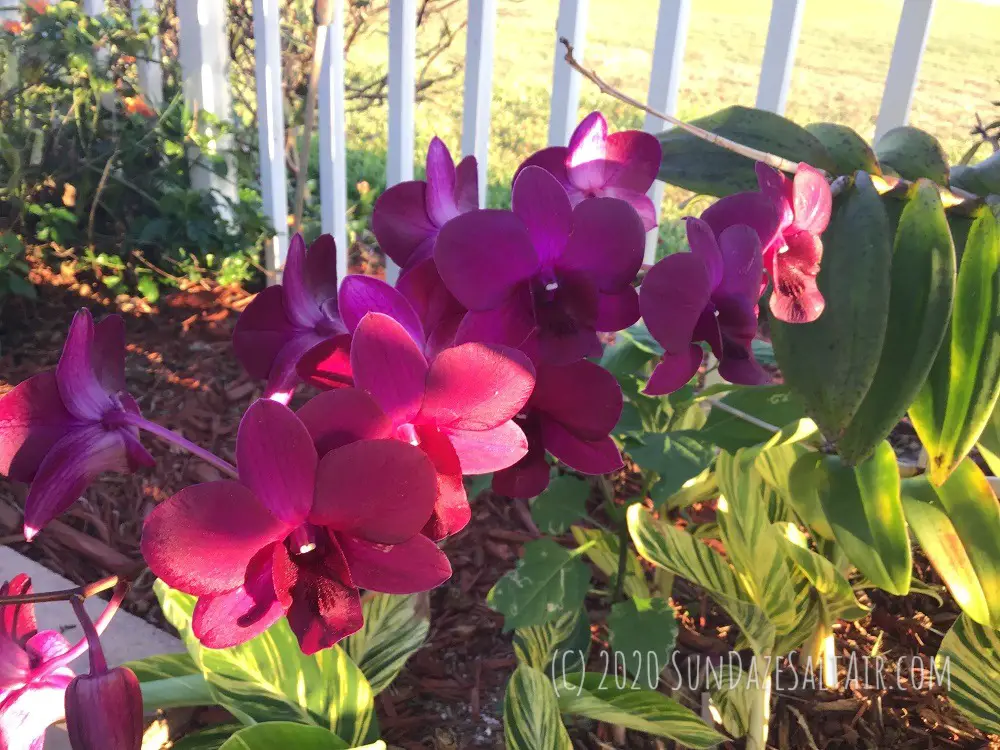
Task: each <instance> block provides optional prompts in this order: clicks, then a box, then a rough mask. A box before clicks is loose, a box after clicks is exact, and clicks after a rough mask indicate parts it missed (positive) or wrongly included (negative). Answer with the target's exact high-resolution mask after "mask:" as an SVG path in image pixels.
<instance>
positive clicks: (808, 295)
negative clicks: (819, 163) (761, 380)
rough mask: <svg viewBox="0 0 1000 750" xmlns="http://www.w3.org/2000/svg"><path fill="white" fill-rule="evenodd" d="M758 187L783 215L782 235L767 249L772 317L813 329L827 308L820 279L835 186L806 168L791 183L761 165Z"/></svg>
mask: <svg viewBox="0 0 1000 750" xmlns="http://www.w3.org/2000/svg"><path fill="white" fill-rule="evenodd" d="M757 182H758V183H759V185H760V190H761V192H762V193H763V194H764V195H765V196H767V197H768V199H770V201H771V203H772V205H773V206H774V208H775V210H776V211H777V214H778V231H777V232H776V233H775V234H774V237H773V239H772V240H771V241H770V242H768V243H766V244H765V245H764V270H765V271H767V274H768V275H769V276H770V277H771V283H772V284H774V291H773V292H772V293H771V302H770V308H771V312H772V313H773V314H774V317H776V318H777V319H778V320H783V321H785V322H786V323H811V322H812V321H814V320H816V319H817V318H818V317H819V316H820V315H821V314H822V312H823V308H824V306H825V304H826V302H825V301H824V299H823V295H822V294H821V293H820V291H819V288H817V286H816V275H817V274H818V273H819V268H820V261H821V260H822V258H823V241H822V240H821V239H820V235H821V234H822V233H823V232H824V231H825V230H826V228H827V225H829V223H830V213H831V211H832V209H833V194H832V193H831V192H830V185H829V184H828V183H827V181H826V178H825V177H824V176H823V173H822V172H820V171H819V170H817V169H814V168H813V167H810V166H809V165H808V164H805V163H803V164H799V167H798V169H797V170H796V171H795V177H794V178H793V179H789V178H788V177H786V176H785V175H784V174H782V173H781V172H779V171H778V170H776V169H773V168H772V167H769V166H767V165H766V164H763V163H761V162H758V163H757Z"/></svg>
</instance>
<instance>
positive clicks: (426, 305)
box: [396, 258, 466, 357]
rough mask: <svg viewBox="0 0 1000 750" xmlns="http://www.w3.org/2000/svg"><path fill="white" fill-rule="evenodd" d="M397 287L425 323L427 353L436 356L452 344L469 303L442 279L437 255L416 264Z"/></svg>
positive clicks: (400, 279) (425, 347) (425, 350)
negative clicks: (459, 299)
mask: <svg viewBox="0 0 1000 750" xmlns="http://www.w3.org/2000/svg"><path fill="white" fill-rule="evenodd" d="M396 289H398V290H399V291H400V293H401V294H402V295H403V296H404V297H406V299H407V301H408V302H409V303H410V305H412V307H413V309H414V311H416V313H417V317H418V318H419V319H420V322H421V323H422V327H423V330H424V335H425V337H426V343H425V344H424V354H426V355H427V356H428V357H432V356H434V355H435V354H437V353H438V352H440V351H441V350H442V349H445V348H447V347H449V346H451V345H452V343H453V342H454V341H455V333H456V332H457V331H458V327H459V325H461V323H462V318H463V317H464V316H465V312H466V310H465V307H464V306H463V305H462V303H461V302H459V301H458V300H457V299H455V295H453V294H452V293H451V292H449V291H448V288H447V287H446V286H445V285H444V282H443V281H441V276H440V275H439V274H438V272H437V266H436V265H435V264H434V259H433V258H427V259H425V260H423V261H421V262H419V263H417V264H416V265H414V266H411V267H410V269H409V270H408V271H407V272H406V273H405V274H404V275H403V276H400V278H399V281H397V282H396Z"/></svg>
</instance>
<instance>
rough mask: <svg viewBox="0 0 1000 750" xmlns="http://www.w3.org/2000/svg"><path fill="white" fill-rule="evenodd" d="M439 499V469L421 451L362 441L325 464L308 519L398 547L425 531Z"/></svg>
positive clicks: (397, 444) (321, 464) (329, 455)
mask: <svg viewBox="0 0 1000 750" xmlns="http://www.w3.org/2000/svg"><path fill="white" fill-rule="evenodd" d="M436 496H437V477H436V474H435V472H434V466H433V465H432V464H431V462H430V459H428V458H427V456H425V455H424V452H423V451H421V450H420V449H419V448H416V447H414V446H412V445H409V444H408V443H403V442H400V441H399V440H361V441H358V442H356V443H350V444H348V445H344V446H341V447H340V448H337V449H336V450H333V451H330V452H329V453H327V454H326V455H325V456H323V458H322V459H321V460H320V462H319V469H318V471H317V472H316V492H315V498H314V501H313V508H312V513H310V515H309V521H310V522H311V523H314V524H317V525H320V526H328V527H330V528H332V529H334V530H336V531H343V532H347V533H349V534H352V535H354V536H359V537H361V538H362V539H367V540H368V541H371V542H377V543H379V544H398V543H399V542H403V541H406V540H407V539H409V538H410V537H412V536H415V535H416V534H419V533H420V530H421V529H422V528H423V527H424V524H426V523H427V521H428V519H429V518H430V517H431V512H432V511H433V509H434V500H435V497H436Z"/></svg>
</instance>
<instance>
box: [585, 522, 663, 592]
mask: <svg viewBox="0 0 1000 750" xmlns="http://www.w3.org/2000/svg"><path fill="white" fill-rule="evenodd" d="M571 531H572V532H573V538H574V539H575V540H576V543H577V544H579V545H580V548H581V549H585V550H586V555H587V557H588V558H589V559H590V561H591V562H592V563H594V565H596V566H597V568H598V570H600V571H601V572H602V573H604V575H606V576H607V577H608V580H609V582H610V584H611V586H612V587H614V586H617V585H618V559H619V550H620V549H621V547H620V545H621V541H620V539H619V537H618V536H617V535H615V534H612V533H611V532H610V531H604V530H603V529H587V528H584V527H582V526H574V527H572V529H571ZM623 590H624V592H625V593H626V594H627V595H628V596H631V597H634V598H637V599H648V598H649V586H647V585H646V575H645V573H643V570H642V566H641V565H640V564H639V560H638V559H636V557H635V556H634V555H631V554H629V555H626V557H625V583H624V589H623Z"/></svg>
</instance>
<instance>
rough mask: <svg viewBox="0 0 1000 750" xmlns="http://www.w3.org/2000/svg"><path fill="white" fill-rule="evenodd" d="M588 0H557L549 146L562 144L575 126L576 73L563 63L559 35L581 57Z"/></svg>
mask: <svg viewBox="0 0 1000 750" xmlns="http://www.w3.org/2000/svg"><path fill="white" fill-rule="evenodd" d="M587 2H588V0H559V20H558V21H557V22H556V56H555V60H554V61H553V65H552V103H551V109H550V113H549V145H550V146H565V145H566V144H567V143H568V142H569V137H570V135H572V133H573V128H575V127H576V115H577V111H578V110H579V108H580V81H581V78H580V74H579V73H577V72H576V71H575V70H573V69H572V68H571V67H570V66H569V65H568V64H567V62H566V60H565V55H566V48H565V47H563V45H562V42H560V41H559V40H560V38H563V37H565V38H566V39H567V40H568V41H569V43H570V44H572V45H573V53H574V55H575V57H576V59H577V60H581V61H582V60H583V42H584V39H585V38H586V35H587Z"/></svg>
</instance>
